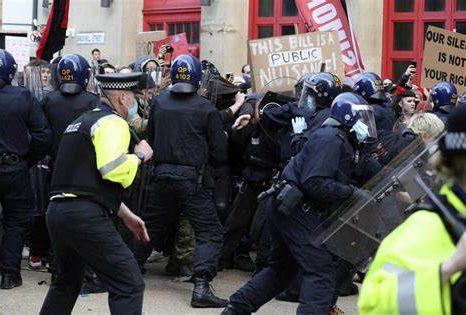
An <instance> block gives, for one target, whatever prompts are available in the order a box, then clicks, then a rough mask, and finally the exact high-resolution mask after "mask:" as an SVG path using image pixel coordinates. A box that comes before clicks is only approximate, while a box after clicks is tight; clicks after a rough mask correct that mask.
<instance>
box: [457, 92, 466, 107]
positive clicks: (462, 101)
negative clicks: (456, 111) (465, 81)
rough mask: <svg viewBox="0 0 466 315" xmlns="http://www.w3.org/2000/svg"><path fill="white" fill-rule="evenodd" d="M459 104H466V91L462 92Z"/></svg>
mask: <svg viewBox="0 0 466 315" xmlns="http://www.w3.org/2000/svg"><path fill="white" fill-rule="evenodd" d="M459 105H465V106H466V93H463V94H461V96H460V97H459V98H458V106H459Z"/></svg>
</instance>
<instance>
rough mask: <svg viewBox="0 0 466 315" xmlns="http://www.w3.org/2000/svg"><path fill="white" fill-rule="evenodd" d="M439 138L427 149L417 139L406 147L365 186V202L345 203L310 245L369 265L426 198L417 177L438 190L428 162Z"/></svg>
mask: <svg viewBox="0 0 466 315" xmlns="http://www.w3.org/2000/svg"><path fill="white" fill-rule="evenodd" d="M442 136H443V135H441V136H439V137H438V138H437V139H436V140H435V141H434V142H433V143H432V144H430V145H428V146H426V145H425V144H424V143H423V141H422V140H420V139H418V140H416V141H414V142H413V143H411V144H410V145H409V146H408V147H406V148H405V149H404V150H403V151H402V152H401V153H400V154H398V155H397V156H396V157H395V158H394V159H393V160H392V161H391V162H390V163H389V164H388V165H387V166H386V167H384V168H383V169H382V171H380V172H379V173H378V174H377V175H376V176H374V177H373V178H372V179H371V180H370V181H369V182H368V183H367V184H366V185H365V186H364V189H367V190H368V191H369V192H370V194H369V195H368V196H367V197H366V198H357V197H352V198H350V199H349V200H347V201H345V202H344V203H343V204H342V205H341V206H340V207H339V208H338V209H337V210H336V211H334V212H333V213H332V214H331V215H330V217H328V219H327V220H325V221H324V223H323V224H322V225H321V226H319V227H318V228H317V229H316V230H315V232H314V233H313V235H312V236H311V237H312V242H313V244H314V245H316V246H320V245H325V246H326V248H327V249H328V250H330V251H331V252H333V253H334V254H335V255H337V256H339V257H340V258H342V259H344V260H346V261H348V262H350V263H352V264H353V265H355V266H362V265H364V264H365V263H366V262H368V261H369V259H370V257H371V256H373V254H374V253H375V252H376V250H377V248H378V246H379V244H380V243H381V241H382V240H383V238H384V237H385V236H387V235H388V234H389V233H390V232H392V231H393V230H394V229H395V228H396V227H397V226H398V225H400V224H401V223H402V222H403V221H404V220H405V219H406V218H407V217H408V216H409V214H410V213H412V210H413V209H414V207H415V206H416V202H419V201H421V200H423V198H424V197H425V192H424V191H423V190H422V189H421V188H420V187H419V185H418V184H417V183H416V181H415V178H416V176H419V177H420V178H422V179H423V181H424V182H426V183H428V185H429V187H430V188H431V190H433V191H437V190H438V188H439V187H440V184H441V183H440V182H438V181H437V180H436V178H435V176H434V172H433V171H432V169H431V167H430V164H429V163H428V161H429V159H430V158H431V157H432V156H433V155H434V154H436V152H437V142H438V140H439V139H440V138H441V137H442Z"/></svg>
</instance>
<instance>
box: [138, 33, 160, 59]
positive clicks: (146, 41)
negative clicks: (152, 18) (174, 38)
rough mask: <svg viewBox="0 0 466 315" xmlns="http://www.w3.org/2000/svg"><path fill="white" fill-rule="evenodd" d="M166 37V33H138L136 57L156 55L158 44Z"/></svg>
mask: <svg viewBox="0 0 466 315" xmlns="http://www.w3.org/2000/svg"><path fill="white" fill-rule="evenodd" d="M166 37H167V35H166V34H165V31H154V32H140V33H138V35H136V56H143V55H154V54H155V53H154V49H155V46H156V45H157V44H156V43H157V42H158V41H159V40H162V39H164V38H166Z"/></svg>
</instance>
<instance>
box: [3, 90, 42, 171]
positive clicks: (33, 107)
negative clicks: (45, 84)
mask: <svg viewBox="0 0 466 315" xmlns="http://www.w3.org/2000/svg"><path fill="white" fill-rule="evenodd" d="M50 142H51V131H50V128H49V125H48V123H47V119H46V118H45V116H44V113H43V112H42V109H41V108H40V106H39V104H38V102H37V100H36V98H35V97H34V96H33V95H32V94H31V92H30V91H29V90H27V89H25V88H23V87H17V86H11V85H5V86H4V87H3V88H0V153H13V154H17V155H19V156H20V157H21V158H22V159H24V160H25V161H27V163H28V164H29V166H32V165H34V164H35V163H37V161H39V160H40V159H42V158H43V157H44V156H45V154H46V153H47V150H48V149H49V146H50ZM20 164H21V163H20Z"/></svg>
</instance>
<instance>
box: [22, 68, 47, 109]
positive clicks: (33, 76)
mask: <svg viewBox="0 0 466 315" xmlns="http://www.w3.org/2000/svg"><path fill="white" fill-rule="evenodd" d="M41 70H42V66H41V65H40V64H32V63H31V64H29V65H27V66H25V67H24V86H25V87H26V88H27V89H28V90H29V91H31V93H32V94H33V95H34V96H35V97H36V98H37V99H38V100H41V99H42V98H43V96H44V83H45V82H42V76H41Z"/></svg>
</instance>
